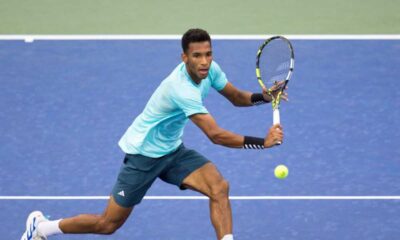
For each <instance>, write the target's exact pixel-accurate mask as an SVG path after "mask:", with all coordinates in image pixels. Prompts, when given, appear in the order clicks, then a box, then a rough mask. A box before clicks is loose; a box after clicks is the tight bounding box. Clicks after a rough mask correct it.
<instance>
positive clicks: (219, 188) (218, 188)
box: [209, 180, 229, 200]
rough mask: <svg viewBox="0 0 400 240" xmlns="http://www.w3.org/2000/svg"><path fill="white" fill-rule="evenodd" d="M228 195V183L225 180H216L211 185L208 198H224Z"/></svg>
mask: <svg viewBox="0 0 400 240" xmlns="http://www.w3.org/2000/svg"><path fill="white" fill-rule="evenodd" d="M228 196H229V183H228V181H226V180H221V181H218V182H217V183H215V184H213V185H212V186H211V193H210V196H209V197H210V198H211V199H212V200H221V199H226V198H228Z"/></svg>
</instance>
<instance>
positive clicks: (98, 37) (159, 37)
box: [0, 34, 400, 42]
mask: <svg viewBox="0 0 400 240" xmlns="http://www.w3.org/2000/svg"><path fill="white" fill-rule="evenodd" d="M274 35H283V36H285V37H287V38H289V39H293V40H400V34H318V35H315V34H310V35H304V34H297V35H296V34H295V35H293V34H268V35H218V34H216V35H211V38H212V39H214V40H263V39H266V38H269V37H271V36H274ZM181 37H182V36H181V35H152V34H150V35H1V34H0V40H22V41H25V42H33V41H36V40H180V39H181Z"/></svg>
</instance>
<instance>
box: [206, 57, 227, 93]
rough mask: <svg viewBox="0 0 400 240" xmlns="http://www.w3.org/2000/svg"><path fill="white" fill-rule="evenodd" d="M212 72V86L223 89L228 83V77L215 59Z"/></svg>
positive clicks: (219, 89)
mask: <svg viewBox="0 0 400 240" xmlns="http://www.w3.org/2000/svg"><path fill="white" fill-rule="evenodd" d="M210 74H211V79H212V82H211V86H212V87H213V88H214V89H215V90H217V91H221V90H222V89H223V88H224V87H225V86H226V84H227V83H228V79H227V78H226V75H225V73H224V72H223V71H222V70H221V68H220V66H219V65H218V64H217V63H216V62H214V61H213V62H212V64H211V68H210Z"/></svg>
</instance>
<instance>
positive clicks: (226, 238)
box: [221, 234, 233, 240]
mask: <svg viewBox="0 0 400 240" xmlns="http://www.w3.org/2000/svg"><path fill="white" fill-rule="evenodd" d="M221 240H233V235H232V234H226V235H225V236H224V237H223V238H222V239H221Z"/></svg>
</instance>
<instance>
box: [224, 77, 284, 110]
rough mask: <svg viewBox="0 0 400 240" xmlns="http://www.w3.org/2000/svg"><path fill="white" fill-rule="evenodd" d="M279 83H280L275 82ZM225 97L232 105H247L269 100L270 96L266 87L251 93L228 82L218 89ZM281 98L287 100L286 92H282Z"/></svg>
mask: <svg viewBox="0 0 400 240" xmlns="http://www.w3.org/2000/svg"><path fill="white" fill-rule="evenodd" d="M277 84H280V83H277ZM271 92H272V94H275V93H276V91H274V87H273V88H272V89H271ZM219 93H220V94H221V95H223V96H224V97H225V98H226V99H228V100H229V101H230V102H231V103H232V104H233V105H234V106H237V107H248V106H254V105H259V104H263V103H269V102H271V100H272V98H271V96H270V95H269V94H268V93H267V89H263V92H262V93H252V92H249V91H244V90H240V89H238V88H236V87H235V86H234V85H233V84H232V83H230V82H228V83H227V84H226V85H225V87H224V88H223V89H222V90H221V91H219ZM281 98H282V99H283V100H285V101H287V93H286V92H284V93H283V94H282V96H281Z"/></svg>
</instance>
